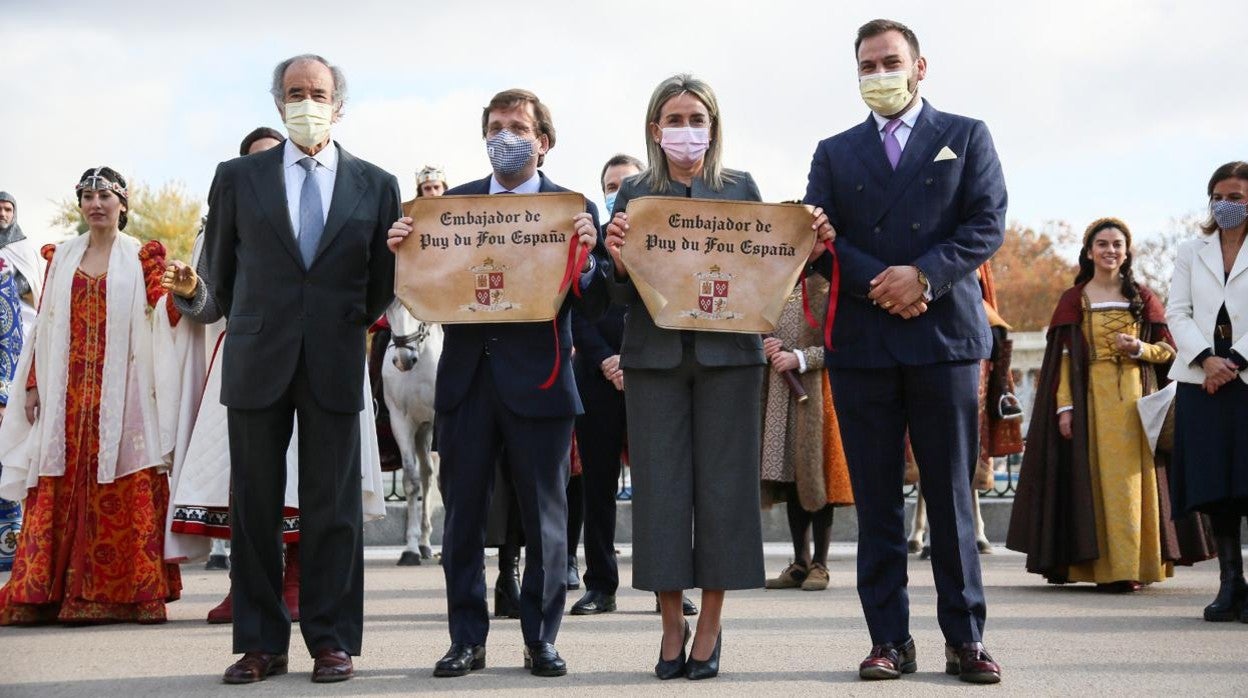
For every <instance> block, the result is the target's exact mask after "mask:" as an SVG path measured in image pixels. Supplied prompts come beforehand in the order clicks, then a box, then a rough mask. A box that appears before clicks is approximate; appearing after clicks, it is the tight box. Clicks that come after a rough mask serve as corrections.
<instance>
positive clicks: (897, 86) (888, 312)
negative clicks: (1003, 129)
mask: <svg viewBox="0 0 1248 698" xmlns="http://www.w3.org/2000/svg"><path fill="white" fill-rule="evenodd" d="M854 51H855V56H856V60H857V65H858V79H859V92H860V94H861V96H862V98H863V101H865V102H866V104H867V106H868V107H869V108H870V109H871V114H869V115H868V116H867V118H866V120H865V121H863V122H862V123H861V124H859V125H857V126H854V127H853V128H850V129H849V130H847V131H844V132H842V133H840V134H838V135H835V136H832V137H831V138H828V139H826V140H824V141H822V142H820V143H819V145H818V146H817V148H816V150H815V154H814V161H813V162H812V163H811V167H810V177H809V182H808V186H807V189H806V198H805V200H806V203H807V204H813V205H816V206H822V207H823V208H824V209H825V210H826V211H827V212H828V217H829V218H830V219H831V220H832V224H833V225H834V226H836V229H837V231H838V236H837V239H836V245H835V252H834V253H833V252H831V251H829V252H828V253H827V254H825V255H824V256H823V257H821V258H820V259H819V260H817V261H816V263H815V269H816V270H817V271H818V272H819V273H820V274H822V275H824V276H825V277H828V278H832V279H834V283H835V282H836V280H838V279H839V282H840V283H839V287H838V288H837V289H836V292H837V299H838V300H839V302H838V303H837V304H835V305H834V306H833V311H834V312H835V315H833V311H830V312H829V313H828V317H827V321H826V323H825V324H826V325H828V326H827V327H826V328H825V337H826V338H827V342H826V343H827V348H828V353H827V355H826V360H827V364H828V368H829V371H830V374H831V378H832V391H833V393H834V394H835V395H836V396H837V414H838V415H839V416H840V419H841V438H842V441H843V443H844V446H845V455H846V457H847V458H848V461H849V472H850V479H851V481H852V483H853V488H854V500H855V502H856V504H857V508H858V521H859V526H860V528H861V530H863V531H870V532H871V534H870V535H869V536H862V537H861V538H860V539H859V541H858V596H859V598H860V600H861V601H862V608H863V612H864V614H865V615H866V620H867V627H868V629H869V630H870V633H871V644H872V648H871V652H870V654H869V655H868V656H867V658H866V659H865V660H863V661H862V662H861V664H860V665H859V676H860V677H861V678H863V679H895V678H898V677H899V676H901V675H902V674H905V673H910V672H913V671H915V669H916V666H917V665H916V663H915V647H914V641H913V640H912V639H911V637H910V602H909V598H908V596H907V593H906V554H907V553H906V550H907V549H906V533H905V517H904V511H905V509H904V502H903V498H902V477H903V471H904V463H905V447H904V442H905V435H906V430H907V427H908V428H909V433H910V442H911V444H912V445H913V447H914V454H915V456H916V457H917V461H918V463H919V464H920V466H921V468H922V479H923V495H924V497H925V498H926V500H927V507H928V512H929V514H930V517H931V540H932V557H931V560H932V569H933V572H934V576H935V580H936V592H937V597H938V599H939V601H938V603H937V617H938V619H939V621H940V627H941V630H942V631H943V633H944V636H945V643H946V646H945V671H946V672H948V673H950V674H954V675H957V676H958V677H959V678H960V679H962V680H963V681H969V682H977V683H996V682H998V681H1000V680H1001V667H1000V666H998V665H997V663H996V662H994V661H993V659H992V657H991V656H989V655H988V653H987V652H986V651H985V650H984V646H983V642H982V640H983V630H984V617H985V613H986V604H985V602H984V591H983V583H982V581H981V578H980V568H979V553H978V552H977V550H976V547H975V525H974V521H973V518H972V515H971V507H972V504H971V472H970V467H971V465H972V464H973V463H975V460H976V458H977V456H978V453H979V446H978V439H979V410H978V400H977V393H978V387H979V370H980V369H979V367H980V361H981V360H983V359H986V358H988V356H989V352H990V350H991V348H992V333H991V332H990V331H989V328H988V321H987V318H986V317H985V315H984V307H983V302H982V294H981V293H980V289H979V282H978V281H977V280H976V276H975V270H976V269H978V268H979V266H980V265H981V264H983V263H984V262H985V261H987V260H988V258H989V257H991V256H992V254H993V252H995V251H996V250H997V248H998V247H1000V246H1001V241H1002V239H1003V237H1004V228H1005V208H1006V192H1005V178H1004V177H1003V175H1002V174H1001V164H1000V162H999V161H998V160H997V153H996V150H995V149H994V148H993V145H992V137H991V136H990V135H989V133H988V128H987V127H986V126H985V125H984V124H983V122H980V121H976V120H974V119H969V118H966V117H963V116H957V115H954V114H948V113H945V112H939V111H937V110H936V108H935V107H933V106H932V105H931V104H929V103H927V102H926V101H925V100H923V99H921V98H920V97H919V93H918V91H919V82H920V81H922V80H923V78H924V77H925V76H926V74H927V61H926V59H925V58H923V57H922V56H921V55H920V54H919V40H918V38H917V37H916V36H915V34H914V32H913V31H911V30H910V28H909V27H906V26H905V25H904V24H901V23H900V22H894V21H891V20H884V19H880V20H874V21H871V22H868V23H867V24H865V25H863V26H862V27H861V28H859V30H858V36H857V39H856V40H855V41H854Z"/></svg>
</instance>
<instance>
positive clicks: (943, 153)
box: [932, 146, 958, 162]
mask: <svg viewBox="0 0 1248 698" xmlns="http://www.w3.org/2000/svg"><path fill="white" fill-rule="evenodd" d="M957 159H958V154H957V153H955V152H953V150H952V149H950V148H949V146H945V147H943V148H941V149H940V152H939V153H936V159H935V160H932V162H940V161H941V160H957Z"/></svg>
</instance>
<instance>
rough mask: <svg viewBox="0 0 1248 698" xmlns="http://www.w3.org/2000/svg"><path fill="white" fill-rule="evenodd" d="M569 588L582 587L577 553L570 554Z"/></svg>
mask: <svg viewBox="0 0 1248 698" xmlns="http://www.w3.org/2000/svg"><path fill="white" fill-rule="evenodd" d="M567 587H568V589H570V590H571V589H580V588H581V570H580V568H579V567H577V565H576V555H569V556H568V581H567Z"/></svg>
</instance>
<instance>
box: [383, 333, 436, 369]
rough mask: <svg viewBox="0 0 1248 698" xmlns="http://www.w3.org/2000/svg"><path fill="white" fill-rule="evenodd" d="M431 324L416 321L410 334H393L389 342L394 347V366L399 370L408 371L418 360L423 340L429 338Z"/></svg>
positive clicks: (423, 345)
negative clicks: (414, 327)
mask: <svg viewBox="0 0 1248 698" xmlns="http://www.w3.org/2000/svg"><path fill="white" fill-rule="evenodd" d="M430 327H431V325H429V324H428V323H424V322H417V323H416V329H415V330H414V331H413V332H411V333H410V334H394V335H392V336H391V338H390V344H391V346H393V347H394V358H393V359H391V361H393V362H394V367H395V368H397V369H399V370H400V371H410V370H412V368H413V367H414V366H415V365H416V362H418V361H420V353H421V351H422V350H423V349H424V348H425V340H427V339H429V328H430Z"/></svg>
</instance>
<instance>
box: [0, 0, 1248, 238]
mask: <svg viewBox="0 0 1248 698" xmlns="http://www.w3.org/2000/svg"><path fill="white" fill-rule="evenodd" d="M879 16H888V17H890V18H893V19H897V20H900V21H903V22H905V23H907V24H909V25H910V26H911V28H913V29H914V30H915V32H916V33H917V34H918V36H919V39H920V42H921V43H922V48H923V54H924V55H925V56H926V57H927V59H928V73H927V80H925V81H924V82H923V83H922V85H921V90H920V91H921V93H922V94H923V95H924V96H925V97H927V98H928V99H929V100H930V101H931V103H932V104H933V105H934V106H936V107H937V108H939V109H941V110H944V111H950V112H955V113H960V114H965V115H969V116H974V117H977V118H980V119H983V120H984V121H985V122H987V124H988V126H989V128H990V129H991V131H992V134H993V136H994V138H995V141H996V146H997V151H998V153H999V154H1000V157H1001V160H1002V163H1003V165H1004V168H1005V175H1006V181H1007V184H1008V186H1009V193H1010V212H1009V218H1010V220H1011V221H1017V222H1020V223H1023V224H1025V225H1031V226H1041V225H1043V224H1044V223H1045V222H1046V221H1048V220H1052V219H1061V220H1065V221H1069V222H1070V223H1071V224H1073V225H1074V226H1075V228H1076V229H1082V227H1083V226H1084V225H1086V223H1087V222H1088V221H1090V220H1091V219H1093V218H1096V217H1099V216H1104V215H1114V216H1118V217H1121V218H1123V219H1125V220H1126V221H1127V222H1128V224H1130V225H1131V226H1132V227H1133V229H1134V230H1135V231H1136V234H1137V235H1148V234H1150V233H1153V232H1158V231H1161V230H1164V229H1166V228H1167V226H1168V225H1169V221H1170V220H1171V219H1173V218H1175V217H1179V216H1183V215H1186V214H1192V213H1196V212H1200V211H1202V210H1203V209H1204V206H1205V194H1204V189H1205V185H1206V183H1207V181H1208V177H1209V175H1210V174H1211V173H1212V171H1213V169H1214V168H1215V167H1216V166H1218V165H1220V164H1222V163H1224V162H1226V161H1228V160H1233V159H1248V128H1246V127H1245V125H1244V124H1245V123H1246V115H1248V74H1246V71H1245V64H1246V58H1245V56H1248V3H1245V2H1205V1H1201V0H1191V1H1188V2H1162V1H1157V0H1154V1H1143V0H1141V1H1137V2H1119V1H1116V0H1084V1H1082V2H1068V1H1066V0H1061V1H1053V2H1043V3H1041V2H1031V3H1009V2H970V1H957V2H950V1H947V0H946V1H942V2H930V1H928V2H890V3H881V2H859V1H848V2H846V1H840V2H824V1H818V2H816V1H810V2H796V1H790V0H767V1H765V2H738V1H736V0H719V1H716V2H683V3H678V2H671V1H670V0H669V1H668V2H656V1H653V0H627V1H623V0H622V1H619V2H611V3H598V2H588V1H584V2H579V3H574V2H567V1H565V2H550V1H548V0H526V1H522V2H515V1H512V2H505V3H504V2H495V1H494V0H466V1H460V2H444V3H430V2H424V1H423V0H421V1H409V2H376V1H373V0H345V1H344V0H340V1H338V2H325V1H323V0H307V1H305V2H300V3H284V2H256V1H255V0H252V1H250V2H235V1H233V0H218V1H217V2H199V3H171V2H167V1H161V2H126V1H125V0H116V1H114V2H111V3H99V2H77V1H64V2H62V1H56V0H50V1H48V2H32V1H20V2H15V1H14V0H0V69H2V71H3V72H2V75H3V78H2V79H0V85H2V87H0V138H3V146H2V147H0V189H3V190H7V191H10V192H12V193H13V194H14V195H15V196H16V197H17V199H18V202H19V204H18V220H19V222H21V223H22V226H23V228H24V229H25V230H26V231H27V233H28V234H30V235H32V236H33V237H50V236H52V235H53V232H54V231H52V230H50V229H49V225H48V220H49V219H50V217H51V215H52V209H53V205H52V203H51V202H52V200H53V199H60V198H63V197H65V196H67V195H70V194H72V191H73V185H74V183H75V182H76V181H77V177H78V175H79V174H80V173H81V172H82V170H84V169H86V168H88V167H91V166H95V165H99V164H107V165H110V166H112V167H114V168H116V169H118V170H120V171H121V172H122V173H123V174H125V175H126V176H127V177H129V178H131V179H135V180H139V181H143V182H145V183H148V184H153V185H159V184H162V183H164V182H166V181H168V180H178V181H181V182H183V183H184V184H185V185H186V186H187V187H188V188H189V190H190V191H191V192H193V193H194V194H195V195H196V196H199V197H201V198H203V197H206V194H207V189H208V185H209V183H210V181H211V179H212V173H213V170H214V168H215V165H216V163H217V162H218V161H220V160H223V159H226V158H229V157H232V156H233V155H235V154H236V153H237V152H238V151H237V149H238V143H239V141H240V140H241V139H242V136H243V135H245V134H246V133H247V132H248V131H250V130H251V129H252V128H254V127H256V126H260V125H268V126H273V127H275V128H278V129H279V130H280V129H281V122H280V119H279V117H278V115H277V112H276V110H275V109H274V107H273V103H272V100H271V98H270V97H269V95H268V87H269V84H268V83H269V78H270V73H271V71H272V68H273V66H274V64H276V63H277V62H278V61H280V60H281V59H283V58H286V57H288V56H290V55H293V54H296V53H305V52H313V53H320V54H321V55H323V56H325V57H326V58H327V59H329V60H330V61H331V62H333V63H336V64H338V65H339V66H341V67H342V69H343V70H344V71H345V72H346V75H347V79H348V84H349V91H350V94H349V96H348V102H347V106H346V110H345V116H344V118H343V120H342V121H341V122H340V123H339V124H338V125H337V126H336V127H335V130H334V137H335V138H336V139H337V140H338V141H339V143H341V144H342V145H343V147H345V148H346V149H347V150H349V151H351V152H352V153H353V154H355V155H357V156H359V157H362V158H364V159H366V160H370V161H372V162H373V163H375V164H377V165H379V166H381V167H383V168H385V169H386V170H388V171H390V172H393V173H394V174H395V175H397V176H398V178H399V182H400V184H401V185H402V187H403V194H404V197H405V198H410V197H411V196H412V195H413V193H414V189H415V176H414V173H415V172H416V170H419V169H420V167H421V166H422V165H423V164H425V163H440V164H442V165H444V166H445V167H446V169H447V173H448V175H449V178H450V180H451V183H452V184H458V183H461V182H464V181H467V180H469V179H477V178H480V177H483V176H485V175H486V174H487V173H488V169H489V163H488V160H487V159H486V157H485V150H484V147H483V145H482V142H481V132H480V111H481V107H482V106H484V105H485V103H486V102H487V101H488V100H489V98H490V96H491V95H493V94H494V93H495V92H497V91H499V90H501V89H505V88H508V87H525V88H528V89H531V90H533V91H535V92H536V93H537V94H538V95H539V96H540V97H541V98H542V100H543V101H545V102H546V103H547V104H548V105H549V106H550V108H551V111H552V112H553V115H554V121H555V126H556V129H557V136H558V137H557V144H556V146H555V148H554V150H553V151H552V152H551V154H550V155H548V156H547V159H546V166H545V168H544V170H545V172H546V173H547V175H548V176H550V177H551V178H552V179H553V180H555V181H556V182H559V183H561V184H563V185H565V186H568V187H570V188H573V189H576V190H578V191H581V192H583V193H585V194H586V195H587V196H590V197H591V198H593V199H594V200H596V201H598V202H599V205H601V199H602V197H601V192H600V189H599V187H598V181H597V179H598V173H599V171H600V169H601V166H602V163H603V162H604V161H605V160H606V158H608V157H609V156H611V155H612V154H614V153H616V152H619V151H623V152H628V153H632V154H634V155H637V156H639V157H644V153H645V151H644V141H643V133H644V132H643V129H644V124H643V120H644V118H645V107H646V102H647V100H648V98H649V95H650V92H651V91H652V90H653V88H654V86H655V85H656V84H658V83H659V81H661V80H662V79H664V78H666V77H668V76H670V75H672V74H673V73H677V72H686V71H687V72H692V73H694V74H695V75H697V76H699V77H702V78H704V79H705V80H707V81H708V82H709V83H710V84H711V85H712V86H713V87H714V89H715V90H716V92H717V93H718V96H719V99H720V106H721V110H722V112H723V127H724V147H725V155H726V157H725V160H726V162H727V164H728V165H729V166H731V167H735V168H739V169H745V170H749V171H751V172H752V173H753V174H754V177H755V179H756V180H757V181H758V183H759V186H760V187H761V188H762V192H763V196H764V197H765V198H766V199H768V200H773V201H778V200H782V199H789V198H796V197H800V196H801V195H802V194H803V193H804V191H805V186H806V175H807V172H808V169H809V165H810V157H811V154H812V153H813V151H814V146H815V144H816V143H817V142H818V141H819V140H820V139H822V138H825V137H827V136H829V135H832V134H834V133H837V132H839V131H842V130H844V129H846V128H849V127H851V126H853V125H855V124H857V123H858V122H860V121H862V120H863V119H864V118H865V117H866V115H867V109H866V107H865V106H864V105H863V104H862V102H861V100H860V99H859V97H858V92H857V85H856V78H855V70H854V57H853V51H852V43H853V39H854V35H855V31H856V29H857V27H858V26H859V25H860V24H862V23H863V22H865V21H867V20H870V19H873V18H876V17H879Z"/></svg>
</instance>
